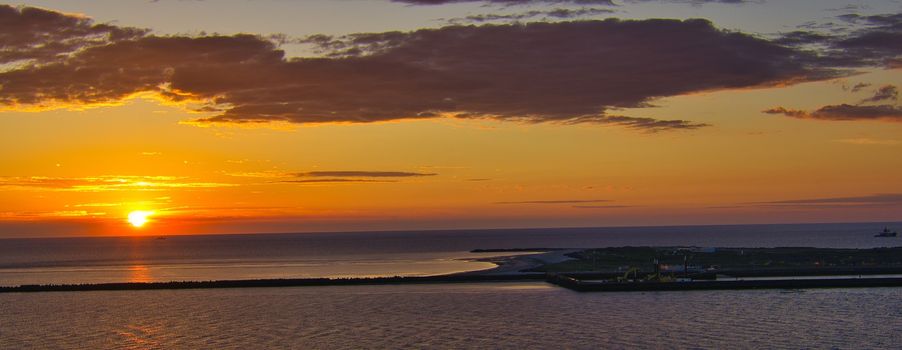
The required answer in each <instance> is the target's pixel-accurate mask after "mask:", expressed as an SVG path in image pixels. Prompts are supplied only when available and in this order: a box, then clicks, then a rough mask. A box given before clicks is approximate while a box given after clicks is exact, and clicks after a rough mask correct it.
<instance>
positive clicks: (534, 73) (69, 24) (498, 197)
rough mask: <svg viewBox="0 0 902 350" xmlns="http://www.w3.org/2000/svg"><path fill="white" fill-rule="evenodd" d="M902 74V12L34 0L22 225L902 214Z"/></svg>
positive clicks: (625, 0)
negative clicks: (136, 218)
mask: <svg viewBox="0 0 902 350" xmlns="http://www.w3.org/2000/svg"><path fill="white" fill-rule="evenodd" d="M900 85H902V2H900V1H897V0H884V1H879V0H873V1H852V0H844V1H833V0H823V1H802V0H798V1H776V0H749V1H742V0H720V1H714V0H709V1H704V0H685V1H677V0H673V1H667V0H662V1H657V0H569V1H568V0H545V1H543V0H531V1H527V0H523V1H518V0H494V1H493V0H483V1H477V0H473V1H469V0H305V1H262V0H261V1H247V0H235V1H190V0H159V1H149V0H144V1H137V0H134V1H132V0H128V1H123V0H109V1H90V2H88V1H77V2H76V1H31V2H24V3H14V4H11V5H5V6H2V7H0V160H2V162H0V237H45V236H72V235H78V236H86V235H164V234H196V233H253V232H306V231H345V230H400V229H404V230H407V229H446V228H503V227H569V226H619V225H675V224H734V223H736V224H738V223H788V222H850V221H900V220H902V105H900V101H899V92H898V90H899V86H900ZM135 211H141V212H145V213H147V214H148V215H147V220H148V222H147V223H146V224H145V225H143V226H141V227H134V226H133V225H131V224H130V223H129V221H128V220H127V219H128V218H129V213H132V212H135Z"/></svg>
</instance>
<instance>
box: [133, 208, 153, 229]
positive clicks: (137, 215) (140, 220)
mask: <svg viewBox="0 0 902 350" xmlns="http://www.w3.org/2000/svg"><path fill="white" fill-rule="evenodd" d="M151 215H153V212H152V211H147V210H135V211H133V212H131V213H128V223H130V224H132V226H134V227H141V226H144V224H146V223H147V222H148V221H149V220H148V219H147V217H149V216H151Z"/></svg>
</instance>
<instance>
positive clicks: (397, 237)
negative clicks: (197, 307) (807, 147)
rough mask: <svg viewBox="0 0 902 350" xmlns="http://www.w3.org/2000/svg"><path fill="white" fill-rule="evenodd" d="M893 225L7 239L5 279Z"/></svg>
mask: <svg viewBox="0 0 902 350" xmlns="http://www.w3.org/2000/svg"><path fill="white" fill-rule="evenodd" d="M884 225H888V226H890V227H897V228H899V227H902V224H899V223H895V224H892V223H890V224H817V225H737V226H696V227H692V226H681V227H644V228H643V227H633V228H585V229H529V230H470V231H425V232H368V233H313V234H311V233H308V234H279V235H272V234H267V235H232V236H172V237H168V238H167V239H156V237H119V238H56V239H4V240H0V285H21V284H46V283H98V282H124V281H132V282H148V281H180V280H220V279H250V278H292V277H338V276H396V275H403V276H415V275H434V274H443V273H451V272H459V271H468V270H480V269H486V268H490V267H492V266H493V265H492V264H489V263H485V262H475V261H472V260H468V259H472V258H475V257H480V256H486V255H487V254H471V253H468V251H470V250H472V249H477V248H530V247H559V248H580V247H611V246H629V245H632V246H667V245H695V246H717V247H774V246H805V247H837V248H839V247H842V248H869V247H880V246H900V245H902V238H875V237H873V235H874V233H876V232H877V231H879V230H881V229H882V228H883V226H884Z"/></svg>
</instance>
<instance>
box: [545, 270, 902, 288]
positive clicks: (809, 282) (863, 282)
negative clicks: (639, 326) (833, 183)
mask: <svg viewBox="0 0 902 350" xmlns="http://www.w3.org/2000/svg"><path fill="white" fill-rule="evenodd" d="M548 282H549V283H553V284H555V285H558V286H561V287H564V288H568V289H571V290H575V291H578V292H635V291H687V290H731V289H734V290H735V289H807V288H863V287H902V278H899V277H890V278H880V277H862V278H823V279H769V280H768V279H766V280H730V281H717V280H692V281H684V282H682V281H681V282H659V281H625V282H617V281H595V280H582V279H579V278H574V277H572V276H568V275H564V274H557V275H549V277H548Z"/></svg>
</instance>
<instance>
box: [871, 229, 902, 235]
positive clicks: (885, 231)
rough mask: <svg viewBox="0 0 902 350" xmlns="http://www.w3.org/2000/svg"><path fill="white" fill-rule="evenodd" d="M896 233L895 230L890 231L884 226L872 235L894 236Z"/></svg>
mask: <svg viewBox="0 0 902 350" xmlns="http://www.w3.org/2000/svg"><path fill="white" fill-rule="evenodd" d="M896 235H898V233H896V231H890V230H889V228H888V227H884V228H883V231H881V232H880V233H878V234H876V235H874V237H896Z"/></svg>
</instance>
